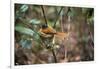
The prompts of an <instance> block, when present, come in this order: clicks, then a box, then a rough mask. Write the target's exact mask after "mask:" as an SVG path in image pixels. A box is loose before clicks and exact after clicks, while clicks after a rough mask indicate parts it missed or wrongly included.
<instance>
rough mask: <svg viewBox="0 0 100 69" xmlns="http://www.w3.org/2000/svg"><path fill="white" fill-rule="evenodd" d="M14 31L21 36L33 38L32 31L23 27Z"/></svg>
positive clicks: (17, 27)
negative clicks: (25, 35)
mask: <svg viewBox="0 0 100 69" xmlns="http://www.w3.org/2000/svg"><path fill="white" fill-rule="evenodd" d="M15 30H16V31H18V32H20V33H22V34H27V35H30V36H33V34H34V31H33V30H31V29H29V28H25V27H23V26H16V27H15Z"/></svg>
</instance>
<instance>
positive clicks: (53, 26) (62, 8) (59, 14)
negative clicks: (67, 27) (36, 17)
mask: <svg viewBox="0 0 100 69" xmlns="http://www.w3.org/2000/svg"><path fill="white" fill-rule="evenodd" d="M62 10H63V7H61V9H60V11H59V13H58V15H57V18H56V20H55V22H54V25H53V28H55V27H56V23H57V20H58V18H59V15H60V13H61V11H62Z"/></svg>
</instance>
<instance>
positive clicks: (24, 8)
mask: <svg viewBox="0 0 100 69" xmlns="http://www.w3.org/2000/svg"><path fill="white" fill-rule="evenodd" d="M20 10H21V12H26V11H27V10H28V5H22V6H21V8H20Z"/></svg>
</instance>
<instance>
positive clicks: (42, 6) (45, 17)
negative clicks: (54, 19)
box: [41, 5, 47, 24]
mask: <svg viewBox="0 0 100 69" xmlns="http://www.w3.org/2000/svg"><path fill="white" fill-rule="evenodd" d="M41 8H42V12H43V16H44V19H45V23H46V24H47V19H46V16H45V12H44V8H43V5H41Z"/></svg>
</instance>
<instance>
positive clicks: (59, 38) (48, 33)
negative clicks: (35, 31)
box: [39, 24, 69, 44]
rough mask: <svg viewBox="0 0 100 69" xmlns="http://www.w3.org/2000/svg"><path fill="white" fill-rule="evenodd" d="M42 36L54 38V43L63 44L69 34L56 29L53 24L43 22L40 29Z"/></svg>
mask: <svg viewBox="0 0 100 69" xmlns="http://www.w3.org/2000/svg"><path fill="white" fill-rule="evenodd" d="M39 32H40V36H41V37H42V38H44V39H49V38H50V39H53V40H52V43H53V44H55V43H57V44H61V43H62V42H63V40H65V39H66V38H67V37H68V36H69V34H68V33H65V32H60V31H56V30H55V29H54V28H53V27H52V26H50V25H47V24H43V25H42V26H41V28H40V30H39Z"/></svg>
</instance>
